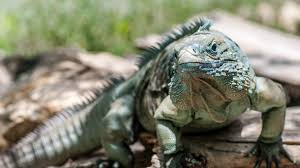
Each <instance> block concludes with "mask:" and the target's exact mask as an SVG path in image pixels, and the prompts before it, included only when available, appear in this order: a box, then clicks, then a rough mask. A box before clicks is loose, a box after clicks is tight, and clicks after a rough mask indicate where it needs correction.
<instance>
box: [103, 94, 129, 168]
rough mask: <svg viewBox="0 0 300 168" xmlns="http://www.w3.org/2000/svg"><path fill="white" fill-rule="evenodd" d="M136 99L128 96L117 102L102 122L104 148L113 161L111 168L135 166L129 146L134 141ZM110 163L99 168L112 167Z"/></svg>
mask: <svg viewBox="0 0 300 168" xmlns="http://www.w3.org/2000/svg"><path fill="white" fill-rule="evenodd" d="M133 107H134V98H133V96H132V95H126V96H123V97H121V98H118V99H117V100H115V101H114V102H113V103H112V104H111V107H110V110H109V112H108V113H107V114H106V116H105V117H104V118H103V120H102V125H103V127H102V130H100V131H101V133H102V134H103V135H102V138H101V142H102V146H103V148H104V149H105V151H106V153H107V156H108V158H109V159H111V160H113V161H114V162H113V163H112V165H111V167H114V168H118V167H125V168H130V167H132V166H133V154H132V152H131V150H130V148H129V146H128V144H131V143H133V141H134V132H133V130H132V127H133V118H134V115H133ZM107 164H108V162H102V163H100V164H99V168H102V167H110V166H108V165H107Z"/></svg>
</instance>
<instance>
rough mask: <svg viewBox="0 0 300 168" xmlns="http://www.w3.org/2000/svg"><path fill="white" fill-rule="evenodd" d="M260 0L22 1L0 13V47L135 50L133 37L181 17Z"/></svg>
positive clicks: (23, 51)
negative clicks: (73, 47) (72, 47)
mask: <svg viewBox="0 0 300 168" xmlns="http://www.w3.org/2000/svg"><path fill="white" fill-rule="evenodd" d="M258 1H259V0H109V1H108V0H47V1H36V0H23V2H22V4H20V5H18V7H17V8H14V9H12V10H9V11H7V12H5V13H4V14H2V15H1V14H0V49H3V50H4V51H5V52H7V53H11V52H14V53H15V52H17V53H21V54H32V53H35V52H39V51H44V50H49V49H52V48H54V47H70V46H75V47H81V48H85V49H87V50H89V51H110V52H113V53H115V54H118V55H119V54H124V53H131V52H133V50H134V48H133V46H134V45H133V42H134V40H135V39H136V38H137V37H141V36H144V35H146V34H149V33H160V32H163V31H166V30H167V29H168V28H169V27H171V26H172V25H174V24H177V23H180V22H182V21H184V20H185V19H187V18H189V17H191V16H193V15H196V14H199V13H202V12H206V11H209V10H211V9H215V8H221V9H224V10H228V11H231V12H235V10H237V8H238V7H239V6H242V5H244V6H245V5H246V6H248V7H250V8H251V7H253V9H255V5H256V4H257V3H258ZM16 3H17V1H16Z"/></svg>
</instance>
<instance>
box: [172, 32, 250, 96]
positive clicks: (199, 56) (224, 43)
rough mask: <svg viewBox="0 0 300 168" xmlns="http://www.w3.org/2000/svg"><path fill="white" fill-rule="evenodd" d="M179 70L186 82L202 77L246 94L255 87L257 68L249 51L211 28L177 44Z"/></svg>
mask: <svg viewBox="0 0 300 168" xmlns="http://www.w3.org/2000/svg"><path fill="white" fill-rule="evenodd" d="M174 50H175V52H174V55H175V57H176V65H175V66H176V68H175V69H176V74H178V75H179V76H182V77H183V78H184V79H186V80H183V82H191V81H192V82H197V80H202V81H205V82H207V83H209V84H210V85H212V86H214V87H216V88H217V89H219V90H221V91H222V92H223V93H225V94H226V93H227V95H229V96H230V95H234V96H244V95H246V94H245V93H248V92H250V91H251V89H250V88H251V84H252V81H253V76H254V73H253V70H252V68H251V66H250V64H249V62H248V59H247V57H246V55H245V54H244V53H243V52H242V51H241V49H240V48H239V46H238V45H237V44H236V43H235V42H234V41H233V40H231V39H230V38H229V37H227V36H226V35H224V34H223V33H221V32H218V31H212V30H209V28H205V29H204V30H203V29H200V30H199V31H197V32H196V33H194V34H192V35H190V36H187V37H185V38H183V39H182V40H180V41H179V42H178V43H177V44H176V45H175V49H174Z"/></svg>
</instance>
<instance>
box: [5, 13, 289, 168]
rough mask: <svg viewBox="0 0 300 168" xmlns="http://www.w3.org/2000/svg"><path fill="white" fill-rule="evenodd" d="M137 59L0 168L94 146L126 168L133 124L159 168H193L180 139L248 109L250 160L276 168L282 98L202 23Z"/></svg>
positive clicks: (40, 163)
mask: <svg viewBox="0 0 300 168" xmlns="http://www.w3.org/2000/svg"><path fill="white" fill-rule="evenodd" d="M141 55H142V58H141V61H140V63H139V67H140V69H139V71H137V72H136V73H135V74H134V75H133V76H132V77H131V78H129V79H128V80H126V81H123V82H121V83H117V84H112V86H110V87H109V89H107V90H105V92H104V93H103V94H101V96H100V95H99V96H98V97H97V98H96V99H94V100H93V101H91V103H89V104H86V105H85V106H84V107H82V108H79V109H76V110H75V111H72V112H71V113H70V115H67V116H64V117H58V119H57V120H53V119H52V120H50V121H48V122H47V123H46V124H45V126H44V127H42V128H40V129H38V130H37V131H35V133H33V136H29V137H27V138H25V139H23V140H21V141H20V142H19V143H18V144H16V145H15V146H14V147H12V148H11V149H9V150H8V151H7V152H5V153H3V154H2V156H1V157H0V167H4V168H23V167H32V168H39V167H46V166H48V165H56V164H59V163H62V162H63V161H65V160H66V159H67V158H69V157H72V156H76V155H78V154H81V153H86V152H88V151H90V150H92V149H94V148H97V147H99V146H102V147H104V148H105V150H106V152H107V154H108V157H109V158H110V159H111V160H114V162H113V165H111V166H113V167H121V166H122V167H127V168H129V167H132V166H133V155H132V154H131V151H130V150H129V147H128V145H129V144H130V143H132V142H133V141H134V136H135V134H137V132H134V131H133V127H134V123H135V121H138V122H139V123H140V125H142V127H144V129H146V130H148V131H152V132H156V133H157V137H158V139H159V143H160V146H161V148H162V150H163V153H164V156H165V157H164V158H165V165H166V167H168V168H181V167H197V166H199V165H197V164H198V162H197V160H196V159H195V158H194V157H193V155H191V154H189V153H188V152H187V151H184V147H183V145H182V143H181V134H182V132H203V131H209V130H214V129H218V128H221V127H224V126H226V125H228V124H230V123H231V122H232V121H233V120H235V119H236V118H237V117H238V116H239V115H240V114H242V113H243V112H245V110H246V109H247V108H252V109H255V110H258V111H261V112H262V119H263V129H262V131H261V135H260V137H259V139H258V141H257V145H256V146H255V147H254V149H253V150H252V151H251V152H250V155H251V154H252V155H256V156H257V161H256V163H255V167H260V165H261V163H262V161H263V160H266V162H267V167H271V166H272V162H275V165H276V166H277V167H279V154H280V153H285V154H286V152H285V150H284V149H283V147H282V142H281V134H282V131H283V126H284V118H285V106H286V98H285V94H284V91H283V89H282V87H281V86H280V85H279V84H277V83H275V82H273V81H271V80H268V79H265V78H261V77H256V76H255V74H254V72H253V70H252V68H251V66H250V64H249V62H248V59H247V57H246V56H245V54H244V53H243V52H242V51H241V50H240V48H239V47H238V46H237V44H236V43H235V42H233V41H232V40H231V39H230V38H228V37H226V36H225V35H223V34H222V33H220V32H217V31H213V30H210V22H209V21H207V20H201V19H199V18H196V19H194V20H191V21H188V22H187V23H186V24H183V25H181V26H179V27H177V28H174V29H172V30H171V31H170V32H168V33H166V34H165V35H164V36H163V39H162V41H161V42H159V43H157V44H156V45H155V46H153V47H150V48H148V49H147V50H145V51H144V52H143V53H142V54H141ZM63 114H64V113H63ZM135 116H136V117H135ZM274 123H276V124H274ZM182 160H184V162H183V161H182ZM199 164H200V163H199ZM106 166H107V163H105V162H103V163H100V165H99V167H106Z"/></svg>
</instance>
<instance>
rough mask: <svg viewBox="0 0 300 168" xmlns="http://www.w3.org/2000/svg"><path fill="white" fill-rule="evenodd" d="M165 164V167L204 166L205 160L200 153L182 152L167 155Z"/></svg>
mask: <svg viewBox="0 0 300 168" xmlns="http://www.w3.org/2000/svg"><path fill="white" fill-rule="evenodd" d="M166 166H167V168H206V167H207V160H206V158H205V157H204V156H202V155H200V154H191V153H185V152H182V153H178V154H174V155H172V156H169V157H168V159H167V161H166Z"/></svg>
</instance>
